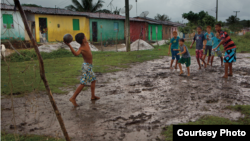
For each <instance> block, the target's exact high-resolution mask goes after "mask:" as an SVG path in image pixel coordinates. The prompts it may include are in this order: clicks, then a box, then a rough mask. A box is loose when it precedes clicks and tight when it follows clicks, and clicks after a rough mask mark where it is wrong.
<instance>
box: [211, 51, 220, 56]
mask: <svg viewBox="0 0 250 141" xmlns="http://www.w3.org/2000/svg"><path fill="white" fill-rule="evenodd" d="M215 53H216V54H217V56H218V57H222V53H221V51H220V50H217V51H212V56H214V55H215Z"/></svg>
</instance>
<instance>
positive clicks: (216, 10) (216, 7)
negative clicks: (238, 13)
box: [216, 0, 218, 21]
mask: <svg viewBox="0 0 250 141" xmlns="http://www.w3.org/2000/svg"><path fill="white" fill-rule="evenodd" d="M216 21H218V0H216Z"/></svg>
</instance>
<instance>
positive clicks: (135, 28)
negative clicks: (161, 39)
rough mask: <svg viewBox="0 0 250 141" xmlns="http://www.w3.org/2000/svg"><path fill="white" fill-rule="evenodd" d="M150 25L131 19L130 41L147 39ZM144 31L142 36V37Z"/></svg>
mask: <svg viewBox="0 0 250 141" xmlns="http://www.w3.org/2000/svg"><path fill="white" fill-rule="evenodd" d="M147 30H148V25H147V23H146V22H136V21H130V42H134V41H136V40H138V39H143V40H147ZM141 32H142V37H140V35H141Z"/></svg>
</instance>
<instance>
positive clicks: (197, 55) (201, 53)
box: [195, 49, 203, 59]
mask: <svg viewBox="0 0 250 141" xmlns="http://www.w3.org/2000/svg"><path fill="white" fill-rule="evenodd" d="M195 54H196V58H197V59H199V58H200V59H202V55H203V49H200V50H198V49H196V50H195Z"/></svg>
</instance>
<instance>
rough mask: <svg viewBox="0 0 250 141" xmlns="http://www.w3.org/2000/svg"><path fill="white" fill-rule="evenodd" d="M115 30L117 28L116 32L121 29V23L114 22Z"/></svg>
mask: <svg viewBox="0 0 250 141" xmlns="http://www.w3.org/2000/svg"><path fill="white" fill-rule="evenodd" d="M114 30H115V32H118V30H119V25H118V23H117V22H115V23H114Z"/></svg>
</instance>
